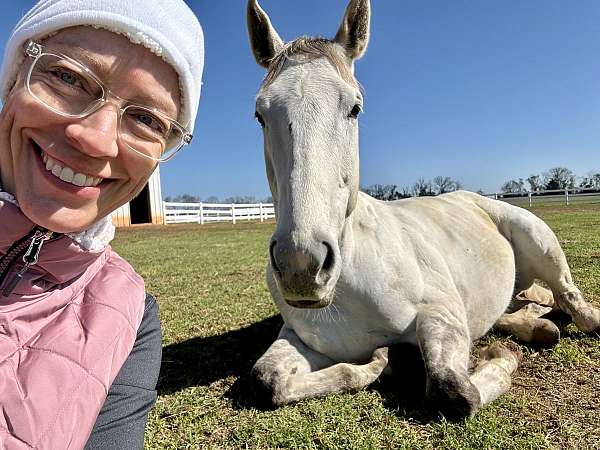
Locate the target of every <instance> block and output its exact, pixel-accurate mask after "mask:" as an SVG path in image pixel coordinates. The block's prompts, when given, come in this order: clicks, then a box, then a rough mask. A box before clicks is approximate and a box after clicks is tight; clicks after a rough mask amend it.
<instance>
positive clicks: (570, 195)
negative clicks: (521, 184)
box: [484, 188, 600, 206]
mask: <svg viewBox="0 0 600 450" xmlns="http://www.w3.org/2000/svg"><path fill="white" fill-rule="evenodd" d="M484 196H485V197H490V198H495V199H497V200H503V201H505V202H508V203H512V204H515V205H519V206H522V205H529V206H533V205H534V203H537V202H556V203H563V204H565V205H567V206H569V205H570V204H571V203H573V202H578V201H582V200H587V201H593V202H598V203H600V191H599V190H598V189H594V188H591V189H590V188H578V189H558V190H550V191H535V192H527V191H525V192H510V193H507V192H503V193H499V192H496V193H493V194H484Z"/></svg>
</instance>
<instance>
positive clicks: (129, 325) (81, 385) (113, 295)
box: [0, 200, 144, 450]
mask: <svg viewBox="0 0 600 450" xmlns="http://www.w3.org/2000/svg"><path fill="white" fill-rule="evenodd" d="M33 228H34V225H33V224H32V223H31V222H30V221H29V220H28V219H27V218H26V217H25V216H24V215H23V214H22V213H21V212H20V210H19V209H18V207H16V206H15V205H12V204H10V203H6V202H3V201H1V200H0V258H2V257H3V256H4V255H5V254H6V252H7V250H8V249H9V248H10V247H11V246H12V245H13V244H14V243H15V242H16V241H18V240H19V239H21V238H22V237H23V236H25V235H27V234H28V233H29V232H30V231H31V230H32V229H33ZM22 265H23V264H22V259H21V258H19V264H16V267H14V268H13V271H14V270H16V269H18V268H20V267H22ZM4 284H6V280H5V283H4ZM0 291H1V289H0ZM143 312H144V283H143V281H142V279H141V278H140V277H139V276H138V275H137V274H136V273H135V272H134V270H133V269H132V267H131V266H130V265H129V264H128V263H127V262H126V261H125V260H123V259H122V258H121V257H119V256H118V255H117V254H116V253H115V252H114V251H112V249H111V248H110V247H106V248H105V249H104V250H101V251H98V252H91V251H86V250H84V249H82V248H81V247H80V246H79V245H78V244H76V243H75V242H74V241H73V240H71V239H70V238H68V237H66V236H62V237H60V238H58V239H55V240H50V241H48V242H46V243H45V244H44V245H43V248H42V249H41V252H40V255H39V260H38V262H37V264H35V265H33V266H31V267H30V269H29V270H28V271H27V272H26V273H25V274H24V277H23V279H22V280H21V281H20V282H19V283H18V284H17V286H16V287H15V289H14V291H13V292H12V294H10V295H9V296H8V297H5V296H2V295H0V450H17V449H18V450H21V449H32V448H34V449H51V450H66V449H81V448H83V447H84V445H85V443H86V442H87V440H88V437H89V434H90V432H91V430H92V427H93V425H94V423H95V421H96V418H97V416H98V412H99V411H100V409H101V407H102V405H103V404H104V400H105V398H106V395H107V393H108V389H109V387H110V385H111V384H112V382H113V380H114V378H115V377H116V375H117V373H118V372H119V370H120V368H121V367H122V365H123V363H124V362H125V360H126V359H127V356H128V355H129V353H130V351H131V349H132V347H133V344H134V342H135V338H136V333H137V329H138V327H139V324H140V322H141V320H142V315H143Z"/></svg>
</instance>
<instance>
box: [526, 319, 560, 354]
mask: <svg viewBox="0 0 600 450" xmlns="http://www.w3.org/2000/svg"><path fill="white" fill-rule="evenodd" d="M559 339H560V330H559V329H558V327H557V326H556V325H555V324H554V322H552V321H550V320H548V319H536V320H535V323H534V328H533V333H532V335H531V344H533V345H535V346H537V347H541V348H550V347H554V346H555V345H556V344H557V343H558V340H559Z"/></svg>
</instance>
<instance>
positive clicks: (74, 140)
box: [0, 27, 179, 233]
mask: <svg viewBox="0 0 600 450" xmlns="http://www.w3.org/2000/svg"><path fill="white" fill-rule="evenodd" d="M42 44H43V45H44V51H51V52H57V53H62V54H65V55H67V56H70V57H72V58H74V59H76V60H77V61H79V62H81V63H83V64H84V65H86V66H88V67H89V68H90V69H91V70H92V71H93V72H94V74H95V75H97V76H98V77H99V78H100V79H101V80H102V81H103V83H104V84H105V86H106V87H107V88H108V89H109V90H110V91H111V92H112V93H114V94H115V95H117V96H119V97H121V98H124V99H127V100H129V101H131V102H133V103H136V104H141V105H146V106H150V107H156V108H157V109H159V110H161V111H163V112H165V113H166V114H167V115H168V116H170V117H172V118H175V119H176V118H177V116H178V113H179V82H178V77H177V74H176V73H175V71H174V70H173V68H172V67H171V66H170V65H169V64H167V63H166V62H165V61H163V60H162V59H161V58H160V57H158V56H156V55H155V54H153V53H151V52H150V51H149V50H148V49H146V48H145V47H142V46H141V45H136V44H133V43H132V42H130V41H129V40H128V39H127V38H126V37H124V36H121V35H118V34H115V33H112V32H110V31H105V30H100V29H95V28H91V27H73V28H67V29H64V30H62V31H60V32H59V33H58V34H56V35H54V36H52V37H50V38H48V39H47V40H45V41H44V42H43V43H42ZM31 61H32V60H31V59H30V58H27V60H26V61H25V62H24V63H23V67H22V68H21V70H20V72H19V78H18V79H17V82H16V84H15V87H14V88H13V90H12V91H11V94H10V95H9V97H8V99H7V101H6V103H5V104H4V106H3V109H2V112H1V113H0V180H1V182H2V187H3V190H5V191H7V192H9V193H12V194H13V195H14V196H15V197H16V199H17V201H18V202H19V206H20V207H21V210H22V211H23V213H24V214H25V215H26V216H27V217H28V218H29V219H30V220H31V221H33V222H34V223H36V224H38V225H41V226H43V227H45V228H48V229H50V230H52V231H56V232H62V233H66V232H76V231H81V230H84V229H86V228H88V227H89V226H90V225H92V224H93V223H94V222H96V221H97V220H99V219H100V218H102V217H104V216H106V215H108V214H110V213H111V212H112V211H114V210H115V209H116V208H118V207H119V206H121V205H123V204H125V203H127V202H128V201H130V200H131V199H132V198H133V197H135V195H136V194H137V193H138V192H139V191H140V190H141V189H142V188H143V187H144V185H145V183H146V181H147V180H148V178H149V177H150V175H151V174H152V171H153V170H154V168H155V167H156V162H154V161H153V160H151V159H148V158H144V157H142V156H140V155H138V154H136V153H135V152H134V151H132V150H131V149H130V148H129V147H128V146H127V145H126V144H121V143H120V142H119V140H118V137H117V132H118V114H119V112H118V109H117V106H116V105H115V104H113V103H108V104H106V105H104V106H103V107H102V108H101V109H99V110H98V111H96V112H94V113H93V114H91V115H89V116H88V117H85V118H83V119H73V118H68V117H63V116H61V115H58V114H56V113H54V112H52V111H50V110H49V109H47V108H46V107H45V106H44V105H42V104H41V103H39V102H38V101H37V100H35V99H34V98H33V97H32V96H31V95H30V94H29V92H28V90H27V87H26V85H25V78H26V74H27V70H28V68H29V66H30V64H31ZM121 106H122V105H121ZM48 158H51V160H52V161H51V163H50V165H49V166H48V165H47V164H46V163H45V161H48ZM55 165H59V166H62V167H63V170H62V172H64V168H65V167H66V168H70V169H71V170H72V172H73V181H76V179H78V180H83V176H85V177H86V178H85V179H86V180H88V182H87V183H86V184H90V181H91V184H93V185H92V186H77V185H76V184H75V183H73V182H69V181H64V180H63V179H61V178H59V176H60V172H61V171H60V170H58V169H54V172H55V173H58V174H59V176H56V175H55V174H54V173H53V171H52V167H53V166H55ZM50 166H52V167H50ZM46 167H50V170H46ZM67 172H68V171H67ZM78 174H79V176H78ZM63 178H66V179H69V178H70V177H69V176H67V177H65V176H63ZM98 182H99V183H98ZM96 183H98V184H97V185H96Z"/></svg>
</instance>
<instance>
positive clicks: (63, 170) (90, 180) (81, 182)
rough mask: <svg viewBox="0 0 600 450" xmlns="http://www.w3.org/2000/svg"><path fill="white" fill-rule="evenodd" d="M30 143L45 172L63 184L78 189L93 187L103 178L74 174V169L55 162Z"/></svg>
mask: <svg viewBox="0 0 600 450" xmlns="http://www.w3.org/2000/svg"><path fill="white" fill-rule="evenodd" d="M32 143H33V147H34V148H35V149H36V151H37V152H38V153H39V154H40V156H41V158H42V161H43V162H44V165H45V167H46V170H47V171H48V172H50V173H51V174H52V175H54V176H55V177H56V178H58V179H60V180H62V181H64V182H65V183H69V184H72V185H74V186H78V187H95V186H98V185H99V184H100V183H102V181H103V178H101V177H93V176H90V175H86V174H84V173H79V172H76V171H75V170H74V169H72V168H71V167H69V166H67V165H65V164H63V163H62V162H58V161H56V160H55V159H54V158H52V157H51V156H50V155H48V154H47V153H46V152H45V151H44V150H42V148H41V147H40V146H39V145H38V144H37V143H35V142H34V141H32Z"/></svg>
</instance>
